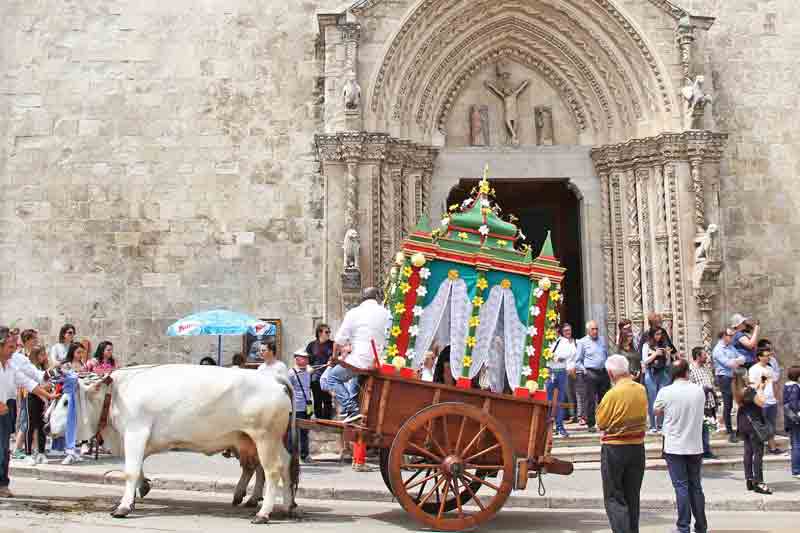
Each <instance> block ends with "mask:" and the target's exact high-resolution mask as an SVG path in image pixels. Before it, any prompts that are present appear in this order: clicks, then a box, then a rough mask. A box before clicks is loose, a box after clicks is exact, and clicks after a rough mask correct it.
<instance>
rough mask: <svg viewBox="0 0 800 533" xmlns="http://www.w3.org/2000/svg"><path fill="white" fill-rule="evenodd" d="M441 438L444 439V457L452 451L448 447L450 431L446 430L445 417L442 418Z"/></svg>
mask: <svg viewBox="0 0 800 533" xmlns="http://www.w3.org/2000/svg"><path fill="white" fill-rule="evenodd" d="M442 436H443V437H444V451H445V455H449V454H451V453H453V449H452V448H451V447H450V430H449V429H447V415H444V416H443V417H442Z"/></svg>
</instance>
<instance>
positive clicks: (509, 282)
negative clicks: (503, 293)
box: [500, 279, 511, 289]
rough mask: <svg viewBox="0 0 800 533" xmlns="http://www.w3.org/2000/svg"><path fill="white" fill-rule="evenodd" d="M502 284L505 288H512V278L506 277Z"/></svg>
mask: <svg viewBox="0 0 800 533" xmlns="http://www.w3.org/2000/svg"><path fill="white" fill-rule="evenodd" d="M500 286H501V287H503V288H504V289H510V288H511V280H510V279H504V280H503V281H501V282H500Z"/></svg>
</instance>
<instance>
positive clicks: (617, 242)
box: [611, 172, 627, 319]
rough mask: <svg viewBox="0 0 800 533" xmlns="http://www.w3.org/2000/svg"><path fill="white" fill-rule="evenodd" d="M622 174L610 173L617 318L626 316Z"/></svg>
mask: <svg viewBox="0 0 800 533" xmlns="http://www.w3.org/2000/svg"><path fill="white" fill-rule="evenodd" d="M621 177H622V174H621V173H620V172H614V173H613V174H612V175H611V213H612V219H611V228H612V230H611V235H612V241H611V242H612V243H613V244H612V246H613V256H614V293H615V298H614V299H615V300H616V303H617V319H620V318H624V317H626V316H627V313H626V305H625V303H626V297H625V278H626V276H625V256H624V255H623V254H624V250H625V244H624V227H623V223H622V191H621V190H620V187H621V184H620V179H621Z"/></svg>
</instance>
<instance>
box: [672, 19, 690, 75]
mask: <svg viewBox="0 0 800 533" xmlns="http://www.w3.org/2000/svg"><path fill="white" fill-rule="evenodd" d="M676 33H677V40H678V49H679V50H680V53H681V67H682V69H683V77H684V78H688V77H689V75H690V73H691V68H692V43H694V26H693V25H692V19H691V17H690V16H689V14H688V13H687V14H685V15H683V16H682V17H681V18H680V20H679V21H678V28H677V31H676Z"/></svg>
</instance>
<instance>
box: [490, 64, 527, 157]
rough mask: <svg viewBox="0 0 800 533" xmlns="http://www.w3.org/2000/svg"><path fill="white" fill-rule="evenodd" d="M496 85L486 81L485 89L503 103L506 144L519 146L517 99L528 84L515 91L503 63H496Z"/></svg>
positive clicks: (523, 83) (509, 73)
mask: <svg viewBox="0 0 800 533" xmlns="http://www.w3.org/2000/svg"><path fill="white" fill-rule="evenodd" d="M497 80H498V81H497V85H495V84H493V83H491V82H489V81H487V82H486V87H487V88H488V89H489V90H490V91H491V92H493V93H494V94H495V95H496V96H497V97H498V98H500V100H502V101H503V120H505V125H506V129H507V130H508V134H509V139H508V143H507V144H510V145H511V146H519V111H518V106H517V98H519V95H520V94H522V91H524V90H525V88H526V87H527V86H528V84H529V83H530V80H525V81H523V82H522V83H521V84H520V85H519V86H518V87H517V88H516V89H514V88H513V87H512V86H511V72H509V71H508V70H506V69H505V68H504V65H503V63H501V62H498V63H497Z"/></svg>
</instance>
